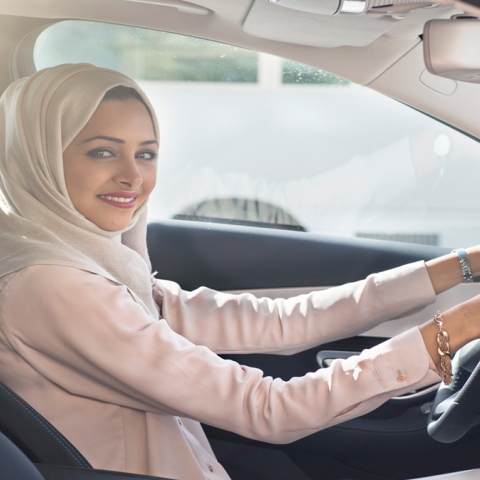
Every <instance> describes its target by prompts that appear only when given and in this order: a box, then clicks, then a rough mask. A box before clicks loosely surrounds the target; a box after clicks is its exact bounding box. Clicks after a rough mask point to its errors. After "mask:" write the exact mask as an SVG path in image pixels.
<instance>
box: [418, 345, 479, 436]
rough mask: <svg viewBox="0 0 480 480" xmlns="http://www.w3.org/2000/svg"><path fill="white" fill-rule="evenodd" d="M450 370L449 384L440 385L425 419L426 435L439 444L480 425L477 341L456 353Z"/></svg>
mask: <svg viewBox="0 0 480 480" xmlns="http://www.w3.org/2000/svg"><path fill="white" fill-rule="evenodd" d="M452 370H453V379H452V383H451V384H450V385H448V386H447V385H445V384H443V383H442V384H441V386H440V388H439V389H438V392H437V395H436V397H435V400H434V402H433V405H432V409H431V411H430V414H429V418H428V428H427V430H428V434H429V435H430V436H431V437H432V438H433V439H434V440H437V441H439V442H442V443H452V442H455V441H457V440H459V439H460V438H462V437H463V436H464V435H465V434H466V433H467V432H468V431H469V430H470V429H471V428H472V427H474V426H475V425H477V424H478V423H480V340H475V341H473V342H470V343H469V344H467V345H465V346H464V347H463V348H461V349H460V350H459V351H458V352H457V354H456V355H455V356H454V358H453V360H452Z"/></svg>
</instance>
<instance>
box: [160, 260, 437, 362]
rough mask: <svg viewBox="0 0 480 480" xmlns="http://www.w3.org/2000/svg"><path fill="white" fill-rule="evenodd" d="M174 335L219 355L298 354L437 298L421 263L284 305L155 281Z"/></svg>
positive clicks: (246, 296) (315, 293)
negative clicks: (251, 353)
mask: <svg viewBox="0 0 480 480" xmlns="http://www.w3.org/2000/svg"><path fill="white" fill-rule="evenodd" d="M156 288H157V289H159V290H161V292H162V295H163V304H162V314H163V316H164V317H165V319H166V320H167V321H168V322H169V324H170V326H171V327H172V329H173V330H175V331H176V332H177V333H179V334H180V335H182V336H184V337H185V338H188V339H189V340H190V341H191V342H193V343H195V344H197V345H205V346H207V347H208V348H210V349H211V350H213V351H215V352H217V353H248V352H257V353H260V352H262V353H267V352H274V353H277V354H291V353H296V352H299V351H302V350H305V349H307V348H311V347H314V346H315V345H319V344H321V343H326V342H330V341H333V340H336V339H339V338H346V337H348V336H352V335H355V334H358V333H361V332H364V331H366V330H369V329H370V328H373V327H374V326H376V325H378V324H380V323H382V322H384V321H387V320H391V319H394V318H397V317H399V316H400V315H402V314H404V313H406V312H408V311H411V310H414V309H418V308H421V307H424V306H426V305H428V304H430V303H432V302H433V301H434V300H435V292H434V290H433V287H432V284H431V282H430V278H429V276H428V273H427V271H426V268H425V263H424V262H416V263H412V264H409V265H405V266H402V267H399V268H395V269H392V270H387V271H385V272H381V273H377V274H373V275H370V276H369V277H368V278H367V279H366V280H362V281H359V282H355V283H350V284H346V285H342V286H339V287H333V288H330V289H328V290H322V291H317V292H312V293H310V294H307V295H300V296H297V297H293V298H289V299H275V300H272V299H269V298H261V299H257V298H256V297H254V296H253V295H251V294H240V295H230V294H227V293H220V292H216V291H213V290H209V289H207V288H199V289H197V290H195V291H193V292H185V291H183V290H182V289H181V288H180V287H179V286H178V285H177V284H176V283H173V282H169V281H163V280H157V281H156Z"/></svg>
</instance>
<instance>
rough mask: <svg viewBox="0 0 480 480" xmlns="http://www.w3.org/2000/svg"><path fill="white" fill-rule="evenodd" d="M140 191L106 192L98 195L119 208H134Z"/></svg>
mask: <svg viewBox="0 0 480 480" xmlns="http://www.w3.org/2000/svg"><path fill="white" fill-rule="evenodd" d="M137 197H138V193H125V192H123V193H106V194H102V195H97V198H99V199H100V200H102V202H105V203H108V204H109V205H113V206H114V207H118V208H134V207H135V205H136V203H137Z"/></svg>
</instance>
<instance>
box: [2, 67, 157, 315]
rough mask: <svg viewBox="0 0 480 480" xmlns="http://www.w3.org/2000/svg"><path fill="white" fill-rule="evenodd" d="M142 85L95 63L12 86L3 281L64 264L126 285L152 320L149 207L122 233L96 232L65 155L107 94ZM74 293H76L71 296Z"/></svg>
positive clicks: (6, 124) (5, 139)
mask: <svg viewBox="0 0 480 480" xmlns="http://www.w3.org/2000/svg"><path fill="white" fill-rule="evenodd" d="M119 85H123V86H126V87H130V88H133V89H135V90H136V91H137V92H138V93H139V94H140V96H141V97H142V99H143V100H144V102H145V105H146V106H147V108H148V109H149V111H150V114H151V117H152V121H153V126H154V130H155V136H156V139H157V140H158V136H159V133H158V124H157V121H156V117H155V112H154V110H153V107H152V106H151V104H150V102H149V100H148V99H147V98H146V96H145V94H144V93H143V92H142V90H141V89H140V87H139V86H138V85H137V84H136V83H135V82H134V81H133V80H131V79H130V78H128V77H126V76H125V75H123V74H121V73H119V72H116V71H113V70H107V69H103V68H98V67H95V66H93V65H89V64H77V65H60V66H57V67H52V68H47V69H45V70H40V71H39V72H37V73H35V74H34V75H32V76H31V77H28V78H22V79H20V80H17V81H16V82H14V83H12V84H11V85H10V86H9V87H8V88H7V90H6V91H5V93H4V94H3V96H2V97H1V98H0V277H1V276H4V275H7V274H8V273H12V272H15V271H18V270H20V269H22V268H25V267H28V266H31V265H65V266H70V267H76V268H80V269H83V270H86V271H89V272H92V273H95V274H98V275H102V276H104V277H106V278H108V279H110V280H112V281H114V282H116V283H119V284H123V285H125V286H126V287H127V288H128V289H129V291H130V292H131V293H132V295H133V296H134V298H135V300H136V301H137V302H138V303H140V304H141V305H142V307H143V308H144V309H145V310H146V311H147V312H148V313H149V314H150V315H152V316H154V317H155V318H158V312H157V309H156V307H155V304H154V302H153V299H152V287H151V278H150V270H151V265H150V261H149V259H148V254H147V248H146V223H147V222H146V215H147V210H146V204H144V205H143V206H142V207H141V208H140V209H139V210H137V211H136V212H135V214H134V216H133V219H132V221H131V223H130V225H129V226H128V227H127V228H126V229H125V230H122V231H115V232H111V231H107V230H103V229H101V228H99V227H97V226H96V225H95V224H94V223H92V222H91V221H89V220H87V219H86V218H85V217H84V216H83V215H81V214H80V213H79V212H77V211H76V210H75V208H74V206H73V204H72V202H71V200H70V198H69V196H68V192H67V188H66V184H65V177H64V172H63V151H64V150H65V148H66V147H67V146H68V145H69V144H70V143H71V142H72V140H73V139H74V138H75V137H76V136H77V134H78V133H79V132H80V131H81V130H82V129H83V127H84V126H85V124H86V123H87V122H88V120H89V119H90V117H91V116H92V114H93V113H94V111H95V110H96V108H97V107H98V105H99V103H100V102H101V100H102V98H103V96H104V95H105V93H106V92H107V91H108V90H110V89H111V88H113V87H116V86H119ZM72 293H73V292H72Z"/></svg>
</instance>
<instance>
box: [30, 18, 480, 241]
mask: <svg viewBox="0 0 480 480" xmlns="http://www.w3.org/2000/svg"><path fill="white" fill-rule="evenodd" d="M35 62H36V66H37V68H39V69H40V68H44V67H47V66H52V65H56V64H59V63H65V62H68V63H72V62H89V63H93V64H96V65H99V66H105V67H108V68H114V69H117V70H120V71H122V72H124V73H126V74H127V75H129V76H131V77H133V78H134V79H136V80H137V81H138V82H139V84H140V85H141V86H142V88H143V89H144V90H145V91H146V93H147V95H148V96H149V98H150V99H151V101H152V103H153V105H154V107H155V109H156V113H157V115H158V117H159V122H160V126H161V148H160V165H159V170H158V184H157V188H156V190H155V192H154V193H153V194H152V197H151V199H150V203H149V211H150V215H151V217H152V218H181V219H190V220H203V221H221V222H229V223H246V224H255V225H258V226H268V227H273V228H290V229H296V230H305V231H310V232H319V233H324V234H333V235H346V236H356V237H364V238H376V239H380V240H392V241H402V242H411V243H423V244H431V245H443V246H447V247H457V246H462V245H470V244H475V243H478V238H479V237H480V225H479V226H477V225H478V222H477V219H478V218H479V214H480V206H479V202H478V201H476V199H475V197H474V196H475V191H476V179H477V178H479V175H480V161H479V160H478V159H479V158H480V148H479V144H478V143H477V142H476V141H474V140H472V139H469V138H468V137H466V136H465V135H463V134H461V133H458V132H457V131H455V130H453V129H451V128H448V127H446V126H444V125H442V124H440V123H439V122H436V121H435V120H433V119H431V118H429V117H427V116H425V115H422V114H421V113H419V112H417V111H415V110H413V109H411V108H408V107H407V106H405V105H402V104H399V103H398V102H395V101H394V100H391V99H389V98H386V97H384V96H382V95H380V94H377V93H375V92H372V91H370V90H368V89H367V88H364V87H360V86H358V85H354V84H351V83H350V82H348V81H346V80H343V79H340V78H338V77H335V76H334V75H331V74H329V73H327V72H322V71H319V70H317V69H314V68H312V67H308V66H305V65H301V64H298V63H296V62H292V61H289V60H283V59H281V58H278V57H274V56H271V55H266V54H261V53H259V54H257V53H255V52H251V51H248V50H244V49H240V48H237V47H233V46H229V45H221V44H217V43H214V42H209V41H206V40H201V39H196V38H191V37H185V36H181V35H175V34H169V33H164V32H155V31H149V30H144V29H138V28H131V27H123V26H116V25H106V24H100V23H91V22H72V21H69V22H60V23H58V24H56V25H54V26H52V27H50V28H49V29H47V30H46V31H45V32H44V33H43V34H42V35H41V36H40V37H39V39H38V42H37V44H36V48H35ZM464 171H469V172H470V173H469V175H468V177H467V176H465V175H464V174H463V173H462V172H464Z"/></svg>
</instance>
